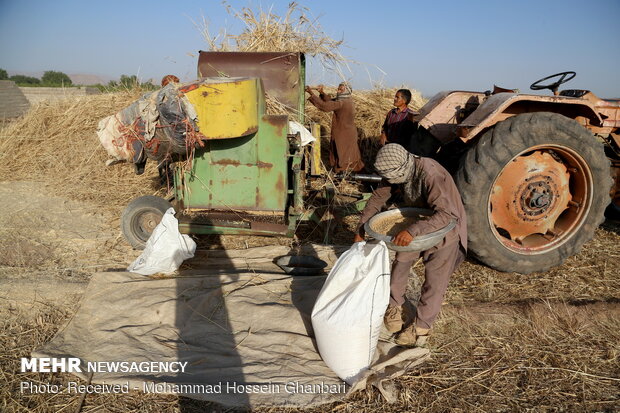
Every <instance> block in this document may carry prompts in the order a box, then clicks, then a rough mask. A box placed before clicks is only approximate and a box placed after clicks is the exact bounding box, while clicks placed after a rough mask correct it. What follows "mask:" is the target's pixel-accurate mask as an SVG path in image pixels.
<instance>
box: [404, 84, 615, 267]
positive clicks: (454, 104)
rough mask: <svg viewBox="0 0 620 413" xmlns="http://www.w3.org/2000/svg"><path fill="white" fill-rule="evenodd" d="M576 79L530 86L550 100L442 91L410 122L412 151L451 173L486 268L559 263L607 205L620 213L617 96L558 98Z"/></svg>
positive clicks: (574, 93)
mask: <svg viewBox="0 0 620 413" xmlns="http://www.w3.org/2000/svg"><path fill="white" fill-rule="evenodd" d="M573 77H575V72H563V73H558V74H555V75H552V76H548V77H546V78H544V79H540V80H538V81H536V82H534V83H533V84H532V85H531V86H530V88H531V89H532V90H540V89H550V90H551V91H552V92H553V95H552V96H541V95H533V94H521V93H519V91H518V90H510V89H502V88H497V87H496V88H495V89H494V90H493V91H487V92H466V91H450V92H442V93H439V94H437V95H436V96H434V97H433V98H432V99H431V100H430V101H429V102H428V103H427V104H426V105H424V107H422V108H421V109H420V113H419V115H418V116H417V117H416V118H415V119H414V120H415V121H416V122H417V124H418V126H419V127H418V131H417V133H416V135H415V136H414V142H413V146H414V147H415V148H417V152H418V154H420V155H424V156H434V157H436V158H437V159H438V160H439V161H440V162H441V163H443V164H444V166H446V167H447V168H448V169H449V170H451V171H452V172H454V176H455V181H456V184H457V186H458V187H459V190H460V192H461V196H462V198H463V203H464V205H465V209H466V211H467V217H468V229H469V237H468V238H469V246H470V252H471V253H472V254H473V255H474V256H475V257H476V258H478V259H479V260H480V261H482V262H484V263H485V264H487V265H489V266H490V267H492V268H495V269H498V270H500V271H516V272H520V273H524V274H528V273H530V272H533V271H544V270H546V269H548V268H550V267H553V266H556V265H559V264H561V263H562V262H563V261H564V260H565V259H566V258H568V257H570V256H571V255H573V254H576V253H577V252H578V251H579V249H580V248H581V247H582V245H583V244H584V243H585V242H586V241H588V240H589V239H591V238H592V237H593V236H594V231H595V230H596V228H597V227H598V226H599V224H601V222H602V221H603V220H604V212H605V209H606V208H608V212H611V213H612V214H613V213H615V214H618V211H619V206H620V196H619V195H620V99H601V98H599V97H597V96H596V95H594V94H593V93H592V92H590V91H588V90H574V89H569V90H562V91H560V92H558V87H559V86H560V85H561V84H563V83H565V82H567V81H569V80H570V79H572V78H573ZM438 142H439V143H438ZM438 146H441V147H440V148H439V150H438V151H437V147H438ZM414 152H415V151H414ZM612 183H613V185H612ZM610 202H611V204H610Z"/></svg>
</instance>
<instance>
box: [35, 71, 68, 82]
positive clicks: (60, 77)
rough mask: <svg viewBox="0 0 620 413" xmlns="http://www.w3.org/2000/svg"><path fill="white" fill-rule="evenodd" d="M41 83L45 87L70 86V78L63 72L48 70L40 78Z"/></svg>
mask: <svg viewBox="0 0 620 413" xmlns="http://www.w3.org/2000/svg"><path fill="white" fill-rule="evenodd" d="M41 82H42V83H43V84H44V85H45V86H71V85H72V82H71V78H69V76H67V75H66V74H65V73H63V72H55V71H53V70H48V71H47V72H45V73H43V77H41Z"/></svg>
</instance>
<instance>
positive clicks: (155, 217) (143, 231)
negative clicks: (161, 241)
mask: <svg viewBox="0 0 620 413" xmlns="http://www.w3.org/2000/svg"><path fill="white" fill-rule="evenodd" d="M162 216H163V214H162V213H161V211H159V210H157V209H148V210H145V211H142V212H141V213H139V214H137V215H136V216H135V217H134V219H133V221H132V227H133V228H132V230H133V232H134V233H135V234H136V235H137V236H138V237H140V239H142V240H144V241H146V240H147V239H149V237H150V236H151V234H152V233H153V231H154V230H155V227H156V226H157V224H159V223H160V222H161V218H162Z"/></svg>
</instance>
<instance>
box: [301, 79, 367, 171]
mask: <svg viewBox="0 0 620 413" xmlns="http://www.w3.org/2000/svg"><path fill="white" fill-rule="evenodd" d="M317 90H318V92H319V95H318V96H317V95H315V94H314V92H313V91H312V88H311V87H309V86H307V87H306V92H308V93H309V94H310V97H309V100H310V102H311V103H312V104H313V105H314V106H316V107H317V108H318V109H319V110H322V111H323V112H333V114H332V125H331V139H330V148H329V163H330V166H331V167H332V168H334V170H335V171H336V172H341V171H347V170H349V171H353V172H359V171H361V170H362V169H363V168H364V162H363V161H362V155H361V153H360V149H359V146H358V144H357V128H356V127H355V120H354V118H355V108H354V106H353V99H352V98H351V93H352V91H351V86H350V85H349V84H348V83H346V82H342V83H340V85H338V91H337V93H336V98H335V99H332V98H331V97H330V96H328V95H326V94H325V92H324V90H323V85H319V86H318V87H317Z"/></svg>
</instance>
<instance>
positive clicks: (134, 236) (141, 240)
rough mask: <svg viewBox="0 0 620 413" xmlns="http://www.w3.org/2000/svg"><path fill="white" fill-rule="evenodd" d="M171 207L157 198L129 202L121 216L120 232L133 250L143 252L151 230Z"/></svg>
mask: <svg viewBox="0 0 620 413" xmlns="http://www.w3.org/2000/svg"><path fill="white" fill-rule="evenodd" d="M171 207H172V205H171V204H170V202H168V201H166V200H165V199H163V198H160V197H158V196H152V195H146V196H141V197H139V198H136V199H134V200H133V201H131V202H130V203H129V204H128V205H127V206H126V207H125V209H124V210H123V214H122V215H121V231H122V232H123V236H124V237H125V239H126V240H127V241H128V242H129V243H130V244H131V246H132V247H134V248H135V249H139V250H143V249H144V246H145V245H146V241H147V240H148V239H149V237H150V236H151V234H152V233H153V230H154V229H155V227H156V226H157V224H159V223H160V222H161V219H162V217H163V216H164V214H165V213H166V211H167V210H168V208H171Z"/></svg>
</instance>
